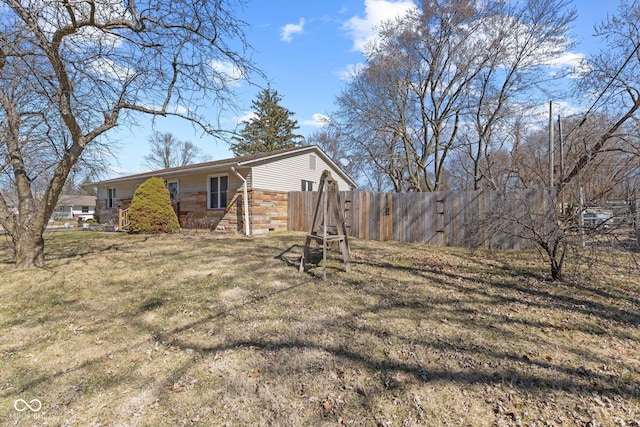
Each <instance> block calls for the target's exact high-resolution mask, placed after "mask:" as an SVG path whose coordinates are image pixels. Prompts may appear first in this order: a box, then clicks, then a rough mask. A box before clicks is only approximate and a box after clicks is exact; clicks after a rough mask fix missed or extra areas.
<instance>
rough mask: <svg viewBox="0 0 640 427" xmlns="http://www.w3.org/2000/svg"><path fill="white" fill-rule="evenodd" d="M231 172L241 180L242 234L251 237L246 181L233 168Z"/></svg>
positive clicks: (233, 167) (232, 167)
mask: <svg viewBox="0 0 640 427" xmlns="http://www.w3.org/2000/svg"><path fill="white" fill-rule="evenodd" d="M231 171H232V172H233V173H235V174H236V176H237V177H238V178H240V179H241V180H242V201H243V210H244V234H245V236H251V230H250V229H249V200H248V199H247V180H246V179H244V177H243V176H242V175H240V174H239V173H238V171H237V170H236V168H235V166H231Z"/></svg>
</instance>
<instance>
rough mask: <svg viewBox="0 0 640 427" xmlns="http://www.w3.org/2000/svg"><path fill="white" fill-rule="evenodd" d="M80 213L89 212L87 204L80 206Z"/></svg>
mask: <svg viewBox="0 0 640 427" xmlns="http://www.w3.org/2000/svg"><path fill="white" fill-rule="evenodd" d="M82 213H87V214H88V213H89V206H83V207H82Z"/></svg>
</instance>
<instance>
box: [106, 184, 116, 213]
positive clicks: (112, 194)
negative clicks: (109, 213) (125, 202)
mask: <svg viewBox="0 0 640 427" xmlns="http://www.w3.org/2000/svg"><path fill="white" fill-rule="evenodd" d="M115 207H116V189H115V188H107V209H113V208H115Z"/></svg>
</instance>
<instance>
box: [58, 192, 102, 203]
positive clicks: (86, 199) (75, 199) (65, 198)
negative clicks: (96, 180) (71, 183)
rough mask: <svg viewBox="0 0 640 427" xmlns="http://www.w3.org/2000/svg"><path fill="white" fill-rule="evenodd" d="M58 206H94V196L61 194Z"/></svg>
mask: <svg viewBox="0 0 640 427" xmlns="http://www.w3.org/2000/svg"><path fill="white" fill-rule="evenodd" d="M57 204H58V205H60V206H95V205H96V196H81V195H76V194H62V195H60V197H59V198H58V203H57Z"/></svg>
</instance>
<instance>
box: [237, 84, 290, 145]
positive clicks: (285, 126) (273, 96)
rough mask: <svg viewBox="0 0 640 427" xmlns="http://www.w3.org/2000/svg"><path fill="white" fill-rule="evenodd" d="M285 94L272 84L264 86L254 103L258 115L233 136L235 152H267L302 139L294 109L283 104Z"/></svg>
mask: <svg viewBox="0 0 640 427" xmlns="http://www.w3.org/2000/svg"><path fill="white" fill-rule="evenodd" d="M281 100H282V97H281V96H280V95H278V92H277V91H275V90H271V88H267V89H264V90H263V91H262V92H260V93H259V94H258V96H257V98H256V99H255V100H254V101H253V102H252V103H251V105H252V108H253V110H254V111H255V117H253V118H251V119H249V120H247V121H244V122H243V123H244V129H243V130H242V132H240V136H237V137H234V138H233V139H234V141H235V142H234V143H232V144H231V151H232V152H233V154H234V155H236V156H244V155H247V154H255V153H265V152H269V151H275V150H281V149H285V148H293V147H295V146H297V145H299V144H300V143H301V142H302V139H303V138H302V136H301V135H296V134H295V133H293V132H294V131H295V130H296V129H298V127H299V126H298V122H297V121H296V120H293V119H292V118H291V116H293V113H292V112H291V111H289V110H287V109H286V108H284V107H282V106H281V105H280V104H279V102H280V101H281Z"/></svg>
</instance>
